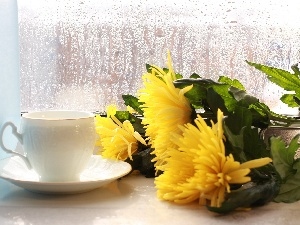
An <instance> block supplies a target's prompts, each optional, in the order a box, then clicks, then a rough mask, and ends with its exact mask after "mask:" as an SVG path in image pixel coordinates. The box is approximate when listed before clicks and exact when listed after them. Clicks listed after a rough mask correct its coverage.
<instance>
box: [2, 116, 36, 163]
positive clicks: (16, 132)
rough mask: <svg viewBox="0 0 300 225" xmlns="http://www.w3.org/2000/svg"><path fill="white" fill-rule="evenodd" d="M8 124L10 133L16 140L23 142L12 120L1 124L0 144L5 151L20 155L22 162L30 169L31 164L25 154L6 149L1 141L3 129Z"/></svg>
mask: <svg viewBox="0 0 300 225" xmlns="http://www.w3.org/2000/svg"><path fill="white" fill-rule="evenodd" d="M8 126H10V127H11V128H12V134H13V135H15V137H16V138H17V139H18V141H19V142H20V143H21V144H23V138H22V135H21V134H20V133H19V132H18V131H17V127H16V126H15V124H13V123H12V122H6V123H4V124H3V126H2V128H1V130H0V146H1V148H2V149H3V150H4V151H5V152H6V153H9V154H13V155H17V156H19V157H21V158H22V159H23V160H24V162H25V163H26V165H27V167H28V169H31V168H32V166H31V164H30V162H29V160H28V158H27V157H26V156H25V155H22V154H20V153H18V152H15V151H13V150H11V149H8V148H6V147H5V145H4V143H3V134H4V130H5V129H6V127H8Z"/></svg>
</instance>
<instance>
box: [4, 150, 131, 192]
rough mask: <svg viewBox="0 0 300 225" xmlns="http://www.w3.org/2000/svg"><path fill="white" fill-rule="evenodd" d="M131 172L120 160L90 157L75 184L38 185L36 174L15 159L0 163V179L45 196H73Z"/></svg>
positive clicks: (7, 159) (96, 156) (20, 160)
mask: <svg viewBox="0 0 300 225" xmlns="http://www.w3.org/2000/svg"><path fill="white" fill-rule="evenodd" d="M130 171H131V166H130V164H128V163H126V162H123V161H115V160H108V159H103V158H102V157H101V156H98V155H93V156H92V157H91V159H90V162H89V164H88V166H87V168H86V169H85V170H84V172H83V173H82V174H81V176H80V181H78V182H40V181H39V180H38V176H37V174H36V173H35V172H34V171H32V170H29V169H28V168H27V166H26V165H25V163H24V161H23V160H22V159H21V158H20V157H18V156H14V157H10V158H5V159H1V160H0V178H2V179H5V180H7V181H9V182H11V183H13V184H15V185H17V186H19V187H22V188H24V189H26V190H29V191H33V192H38V193H45V194H76V193H82V192H87V191H91V190H93V189H96V188H99V187H101V186H103V185H106V184H108V183H110V182H112V181H114V180H116V179H118V178H120V177H123V176H125V175H126V174H128V173H129V172H130Z"/></svg>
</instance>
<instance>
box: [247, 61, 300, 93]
mask: <svg viewBox="0 0 300 225" xmlns="http://www.w3.org/2000/svg"><path fill="white" fill-rule="evenodd" d="M246 62H247V63H248V64H249V65H250V66H253V67H255V68H256V69H258V70H260V71H261V72H263V73H265V74H266V75H267V78H268V79H269V80H270V81H272V82H273V83H275V84H277V85H278V86H279V87H282V88H284V89H285V90H286V91H295V92H296V93H299V92H300V79H299V76H298V75H299V74H292V73H290V72H288V71H285V70H282V69H278V68H274V67H270V66H266V65H261V64H257V63H253V62H249V61H246Z"/></svg>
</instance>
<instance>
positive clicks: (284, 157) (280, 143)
mask: <svg viewBox="0 0 300 225" xmlns="http://www.w3.org/2000/svg"><path fill="white" fill-rule="evenodd" d="M299 135H300V134H299ZM299 135H296V136H295V137H294V138H293V139H292V140H291V142H290V144H289V145H288V146H286V144H285V142H284V140H282V138H281V137H280V136H279V137H271V138H270V148H271V154H272V158H273V164H274V166H275V168H276V170H277V172H278V173H279V175H280V177H281V179H282V180H286V179H287V178H288V177H290V176H292V175H293V174H294V173H295V170H294V169H293V164H294V156H295V153H296V151H297V149H298V148H299V147H300V144H299V143H298V139H299ZM299 182H300V180H299ZM299 184H300V183H299Z"/></svg>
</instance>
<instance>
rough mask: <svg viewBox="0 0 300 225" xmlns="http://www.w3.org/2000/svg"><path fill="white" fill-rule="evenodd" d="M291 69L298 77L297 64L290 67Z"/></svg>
mask: <svg viewBox="0 0 300 225" xmlns="http://www.w3.org/2000/svg"><path fill="white" fill-rule="evenodd" d="M291 68H292V70H293V71H294V72H295V74H297V75H300V70H299V63H296V64H294V65H292V66H291Z"/></svg>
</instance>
